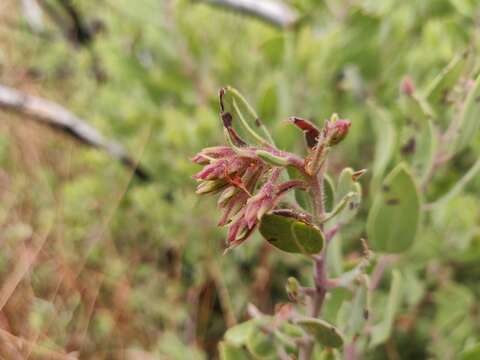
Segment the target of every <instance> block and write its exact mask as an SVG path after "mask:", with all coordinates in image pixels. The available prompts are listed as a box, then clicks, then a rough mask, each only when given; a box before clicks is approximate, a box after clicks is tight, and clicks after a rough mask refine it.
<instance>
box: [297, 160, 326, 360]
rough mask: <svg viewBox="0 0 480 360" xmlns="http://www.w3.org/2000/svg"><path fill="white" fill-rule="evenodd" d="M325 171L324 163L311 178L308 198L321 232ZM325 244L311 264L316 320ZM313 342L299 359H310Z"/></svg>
mask: <svg viewBox="0 0 480 360" xmlns="http://www.w3.org/2000/svg"><path fill="white" fill-rule="evenodd" d="M325 170H326V164H325V163H324V164H323V165H322V167H321V168H320V170H319V171H318V173H317V174H316V175H315V176H313V177H312V179H311V182H310V186H311V187H310V196H311V198H312V203H313V221H314V223H315V224H316V225H317V226H318V227H319V228H320V229H321V230H322V231H323V223H322V220H323V218H324V215H325V207H324V191H323V178H324V174H325ZM327 244H328V243H327V242H325V245H324V247H323V250H322V251H321V253H320V254H319V255H317V256H315V257H314V264H313V278H314V283H315V291H314V293H313V296H312V307H311V310H310V316H311V317H313V318H316V317H318V316H319V315H320V312H321V310H322V306H323V303H324V300H325V296H326V294H327V291H328V287H327V284H328V278H327V273H326V255H327ZM314 345H315V344H314V341H313V340H309V341H307V342H306V343H305V344H304V345H302V346H301V347H300V352H299V359H300V360H309V359H310V358H311V357H312V352H313V347H314Z"/></svg>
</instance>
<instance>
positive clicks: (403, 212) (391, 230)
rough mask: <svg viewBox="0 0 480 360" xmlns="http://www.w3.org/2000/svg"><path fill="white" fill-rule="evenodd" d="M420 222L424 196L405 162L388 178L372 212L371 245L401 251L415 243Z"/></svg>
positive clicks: (376, 248)
mask: <svg viewBox="0 0 480 360" xmlns="http://www.w3.org/2000/svg"><path fill="white" fill-rule="evenodd" d="M419 223H420V196H419V193H418V190H417V186H416V184H415V181H414V179H413V177H412V175H411V173H410V171H409V170H408V169H407V168H406V166H405V165H404V164H400V165H398V166H397V167H396V168H395V169H393V170H392V172H391V173H390V174H389V175H388V176H387V177H386V178H385V181H384V183H383V185H382V188H381V189H380V190H379V191H378V192H377V194H376V196H375V199H374V201H373V205H372V207H371V209H370V213H369V214H368V220H367V235H368V243H369V245H370V248H371V249H372V250H374V251H378V252H387V253H399V252H403V251H406V250H407V249H408V248H410V246H411V245H412V244H413V242H414V240H415V236H416V234H417V229H418V226H419Z"/></svg>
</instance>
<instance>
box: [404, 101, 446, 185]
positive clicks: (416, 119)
mask: <svg viewBox="0 0 480 360" xmlns="http://www.w3.org/2000/svg"><path fill="white" fill-rule="evenodd" d="M402 105H403V112H404V114H405V116H406V117H407V124H406V125H405V126H404V127H403V133H402V138H404V141H405V143H404V144H403V146H402V154H403V156H404V157H405V159H406V160H408V161H409V162H410V164H411V166H412V169H413V170H414V171H415V173H416V174H418V175H420V176H422V177H424V176H426V175H427V174H428V173H429V172H430V169H431V168H432V167H433V162H434V157H435V153H436V148H437V138H438V135H437V131H436V128H435V126H434V124H433V121H432V119H433V118H435V116H434V113H433V110H432V109H431V107H430V104H429V103H428V102H427V100H425V99H424V98H422V97H421V96H419V95H418V94H417V93H414V94H413V95H411V96H408V95H403V96H402Z"/></svg>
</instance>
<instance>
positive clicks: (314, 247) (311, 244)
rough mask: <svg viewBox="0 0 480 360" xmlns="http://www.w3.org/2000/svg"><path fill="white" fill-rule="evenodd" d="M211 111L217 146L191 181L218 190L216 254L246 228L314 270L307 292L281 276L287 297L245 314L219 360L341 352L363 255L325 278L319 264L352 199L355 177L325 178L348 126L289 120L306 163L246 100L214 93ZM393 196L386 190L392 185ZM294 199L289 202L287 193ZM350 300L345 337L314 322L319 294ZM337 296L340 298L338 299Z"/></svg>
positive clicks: (357, 320)
mask: <svg viewBox="0 0 480 360" xmlns="http://www.w3.org/2000/svg"><path fill="white" fill-rule="evenodd" d="M220 109H221V114H220V116H221V119H222V122H223V127H224V132H225V139H226V143H227V145H225V146H217V147H210V148H206V149H203V150H202V151H200V152H199V153H198V154H197V155H196V156H195V157H194V158H193V162H195V163H197V164H199V165H203V169H202V170H201V171H200V172H198V173H197V174H196V175H195V176H194V178H195V179H196V180H197V181H198V187H197V193H198V194H217V193H219V194H220V196H219V200H218V205H219V207H220V209H221V210H222V212H223V213H222V216H221V217H220V221H219V225H220V226H227V227H228V235H227V246H226V249H227V250H229V249H232V248H234V247H236V246H238V245H240V244H242V243H243V242H244V241H246V240H247V239H248V238H249V237H250V236H251V235H252V234H253V233H254V231H255V230H257V229H258V230H259V231H260V233H261V234H262V236H263V237H264V238H265V240H266V241H268V242H269V243H270V244H271V245H273V246H274V247H276V248H277V249H279V250H281V251H284V252H288V253H294V254H298V255H299V256H306V257H308V258H309V259H311V260H312V262H313V264H314V271H313V277H314V280H313V284H314V286H313V287H306V286H302V285H301V284H300V283H299V282H298V280H296V279H295V278H289V279H288V281H287V285H286V290H287V295H288V298H289V299H290V301H291V302H292V303H293V304H294V305H293V304H288V305H283V306H280V307H279V311H278V312H277V313H276V314H275V315H274V316H268V315H266V314H262V313H260V311H259V310H258V309H257V308H255V307H254V306H253V305H250V307H249V313H250V315H251V317H252V319H251V320H249V321H247V322H246V323H242V324H240V325H237V326H235V327H233V328H231V329H229V330H228V331H227V333H226V335H225V341H224V342H222V344H221V345H220V353H221V356H222V357H223V358H224V359H236V358H239V357H240V356H242V354H244V351H245V350H244V349H243V347H244V346H245V347H246V349H248V351H249V352H250V354H251V355H253V356H254V357H257V358H277V357H279V358H284V359H290V358H297V357H298V358H300V359H310V358H312V354H313V351H314V347H315V344H318V345H319V346H320V347H318V349H319V350H320V351H323V353H324V355H326V356H328V355H329V354H330V355H333V349H338V348H342V347H343V346H344V344H345V342H346V341H349V339H348V337H346V336H347V335H348V334H350V335H351V336H356V334H357V332H358V330H359V328H360V326H361V325H362V322H363V321H365V320H366V319H367V318H368V309H367V308H368V299H367V295H368V291H367V287H368V277H367V276H366V274H365V269H366V267H367V265H368V264H369V258H370V254H369V250H368V248H367V246H366V243H365V242H363V247H364V259H363V260H362V261H360V262H359V263H358V264H357V265H356V266H355V267H354V268H353V269H351V270H350V271H348V272H346V273H344V274H343V275H341V276H340V277H337V278H330V277H329V275H328V273H327V267H326V259H327V252H328V248H329V244H330V242H331V241H332V239H333V238H334V236H335V234H336V233H337V232H338V230H339V229H340V228H341V227H342V226H343V225H344V224H345V223H346V222H348V221H350V220H351V218H352V217H353V216H354V215H355V213H356V211H357V208H358V206H359V204H360V200H361V186H360V184H359V182H358V180H359V178H360V177H361V176H362V175H363V174H364V173H365V170H359V171H354V170H352V169H351V168H346V169H344V170H343V171H342V173H341V174H340V177H339V180H338V185H337V187H336V189H335V187H334V186H333V184H332V181H331V180H330V178H329V177H327V166H328V156H329V154H330V152H331V151H332V150H333V149H334V147H335V146H336V145H337V144H339V143H340V142H341V141H342V140H343V139H344V138H345V137H346V136H347V134H348V131H349V128H350V126H351V122H350V121H349V120H344V119H340V118H339V117H338V116H337V115H336V114H334V115H332V117H331V118H330V119H328V120H326V121H325V123H324V124H323V126H322V127H317V126H316V125H315V124H314V123H312V122H311V121H309V120H305V119H302V118H298V117H291V118H290V119H289V122H291V123H292V125H294V126H296V127H297V128H299V129H300V131H301V132H303V136H304V138H305V145H306V156H299V155H297V154H292V153H289V152H285V151H282V150H280V149H278V148H277V147H276V146H275V143H274V141H273V139H272V137H271V135H270V133H269V132H268V130H267V129H266V127H265V126H264V125H263V124H262V122H261V120H260V119H259V118H258V116H257V115H256V113H255V111H254V110H253V109H252V108H251V106H250V105H249V104H248V103H247V102H246V100H245V99H244V98H243V97H242V96H241V95H240V94H239V93H238V92H237V91H236V90H235V89H232V88H230V87H226V88H223V89H221V90H220ZM395 190H396V188H395ZM292 191H294V192H295V196H291V192H292ZM337 288H346V289H350V290H351V291H353V293H355V297H354V298H353V300H352V301H353V308H352V309H351V310H352V314H351V319H352V321H351V322H350V323H349V326H348V327H349V328H348V329H347V330H348V332H347V333H345V332H344V331H343V329H339V328H337V327H336V326H335V325H334V324H330V323H329V322H327V321H326V320H325V319H322V318H321V317H320V315H321V310H322V306H323V305H324V303H325V300H326V298H327V296H328V293H329V292H332V291H333V290H334V289H337ZM342 296H343V295H342Z"/></svg>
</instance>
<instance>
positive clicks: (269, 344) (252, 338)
mask: <svg viewBox="0 0 480 360" xmlns="http://www.w3.org/2000/svg"><path fill="white" fill-rule="evenodd" d="M247 349H248V351H250V353H251V354H252V355H253V356H255V357H256V358H258V359H274V358H275V357H276V355H277V351H276V349H275V337H274V336H273V334H269V333H266V332H265V331H264V330H262V329H261V328H260V327H258V326H254V327H253V328H252V329H251V331H250V334H249V336H248V339H247Z"/></svg>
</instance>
